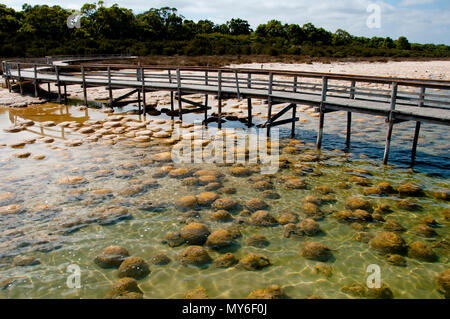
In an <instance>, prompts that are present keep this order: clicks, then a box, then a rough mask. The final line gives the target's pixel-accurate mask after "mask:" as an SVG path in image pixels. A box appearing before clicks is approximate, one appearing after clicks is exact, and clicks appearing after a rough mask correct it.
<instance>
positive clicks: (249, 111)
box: [247, 98, 252, 127]
mask: <svg viewBox="0 0 450 319" xmlns="http://www.w3.org/2000/svg"><path fill="white" fill-rule="evenodd" d="M247 126H248V127H250V126H252V99H251V98H248V99H247Z"/></svg>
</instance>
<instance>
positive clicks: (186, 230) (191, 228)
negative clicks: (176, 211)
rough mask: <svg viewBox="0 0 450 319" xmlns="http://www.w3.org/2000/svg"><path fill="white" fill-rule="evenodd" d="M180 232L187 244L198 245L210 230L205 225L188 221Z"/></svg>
mask: <svg viewBox="0 0 450 319" xmlns="http://www.w3.org/2000/svg"><path fill="white" fill-rule="evenodd" d="M180 234H181V237H182V238H183V239H184V241H185V242H186V243H187V244H188V245H198V244H203V243H204V242H205V241H206V239H207V238H208V236H209V234H210V231H209V229H208V227H207V226H206V225H203V224H200V223H190V224H188V225H186V226H184V227H183V228H182V229H181V232H180Z"/></svg>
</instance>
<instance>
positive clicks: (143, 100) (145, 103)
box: [141, 67, 147, 115]
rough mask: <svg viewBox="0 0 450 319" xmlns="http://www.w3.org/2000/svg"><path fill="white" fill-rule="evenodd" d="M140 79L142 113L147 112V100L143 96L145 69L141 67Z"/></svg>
mask: <svg viewBox="0 0 450 319" xmlns="http://www.w3.org/2000/svg"><path fill="white" fill-rule="evenodd" d="M141 81H142V103H143V104H144V115H145V114H147V100H146V98H145V70H144V67H141Z"/></svg>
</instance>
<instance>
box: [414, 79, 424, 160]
mask: <svg viewBox="0 0 450 319" xmlns="http://www.w3.org/2000/svg"><path fill="white" fill-rule="evenodd" d="M424 99H425V87H424V86H421V87H420V94H419V105H418V107H422V106H423V102H424ZM421 124H422V123H421V122H420V121H417V122H416V129H415V130H414V139H413V145H412V150H411V167H412V166H414V164H415V163H416V151H417V142H418V140H419V133H420V126H421Z"/></svg>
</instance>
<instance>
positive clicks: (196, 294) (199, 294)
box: [183, 287, 209, 299]
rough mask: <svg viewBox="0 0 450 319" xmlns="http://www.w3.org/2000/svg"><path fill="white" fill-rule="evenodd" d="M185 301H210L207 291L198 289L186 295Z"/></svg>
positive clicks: (201, 288)
mask: <svg viewBox="0 0 450 319" xmlns="http://www.w3.org/2000/svg"><path fill="white" fill-rule="evenodd" d="M183 299H209V296H208V293H207V292H206V289H205V288H203V287H197V288H195V289H192V290H190V291H188V292H187V293H185V294H184V296H183Z"/></svg>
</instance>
